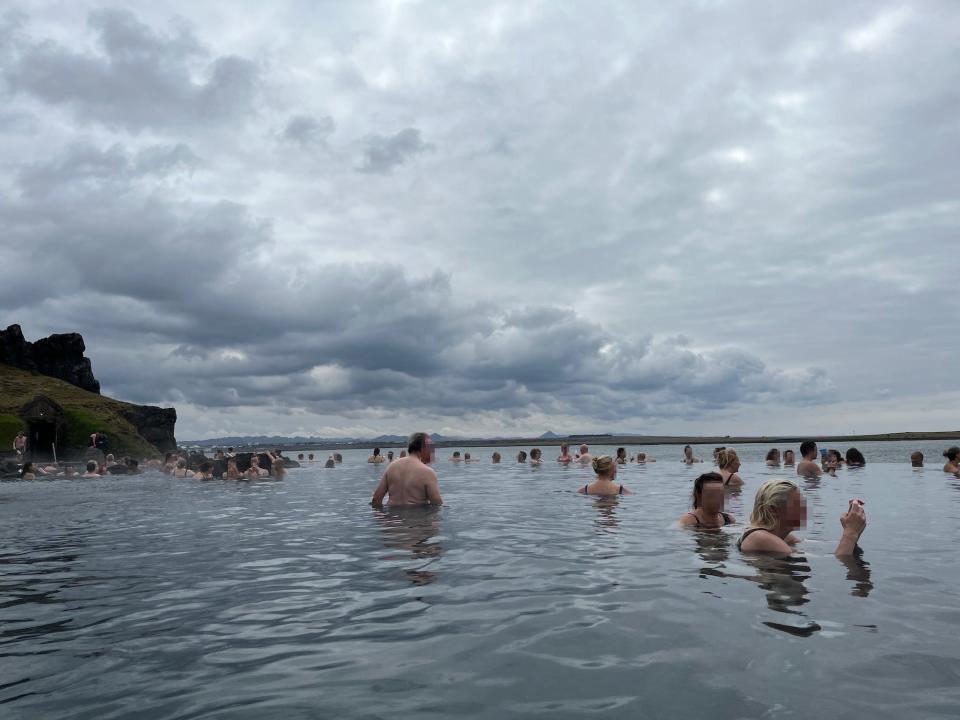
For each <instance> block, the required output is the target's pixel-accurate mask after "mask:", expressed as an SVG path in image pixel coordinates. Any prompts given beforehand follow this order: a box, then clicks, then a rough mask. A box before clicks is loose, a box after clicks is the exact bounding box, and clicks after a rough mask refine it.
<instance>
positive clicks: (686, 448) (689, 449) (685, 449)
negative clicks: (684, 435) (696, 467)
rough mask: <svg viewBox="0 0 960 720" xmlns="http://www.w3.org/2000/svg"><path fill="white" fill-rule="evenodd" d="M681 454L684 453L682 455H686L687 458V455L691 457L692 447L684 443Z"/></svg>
mask: <svg viewBox="0 0 960 720" xmlns="http://www.w3.org/2000/svg"><path fill="white" fill-rule="evenodd" d="M683 455H684V457H688V458H689V457H693V448H692V447H690V446H689V445H684V446H683Z"/></svg>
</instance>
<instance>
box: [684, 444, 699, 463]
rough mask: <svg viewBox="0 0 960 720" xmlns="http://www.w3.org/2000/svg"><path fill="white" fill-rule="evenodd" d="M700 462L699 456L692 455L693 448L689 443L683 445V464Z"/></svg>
mask: <svg viewBox="0 0 960 720" xmlns="http://www.w3.org/2000/svg"><path fill="white" fill-rule="evenodd" d="M698 462H702V461H701V460H700V458H697V457H694V456H693V448H692V447H690V446H689V445H684V446H683V463H684V464H685V465H693V464H694V463H698Z"/></svg>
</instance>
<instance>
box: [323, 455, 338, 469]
mask: <svg viewBox="0 0 960 720" xmlns="http://www.w3.org/2000/svg"><path fill="white" fill-rule="evenodd" d="M323 466H324V467H325V468H335V467H336V466H337V461H336V460H335V459H334V457H333V455H331V456H330V457H328V458H327V461H326V462H325V463H324V464H323Z"/></svg>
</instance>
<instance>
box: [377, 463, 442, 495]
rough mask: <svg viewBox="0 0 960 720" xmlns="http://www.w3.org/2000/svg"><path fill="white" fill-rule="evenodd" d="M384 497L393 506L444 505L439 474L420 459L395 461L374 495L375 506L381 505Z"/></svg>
mask: <svg viewBox="0 0 960 720" xmlns="http://www.w3.org/2000/svg"><path fill="white" fill-rule="evenodd" d="M384 496H389V497H390V504H391V505H442V504H443V499H442V498H441V497H440V487H439V483H438V482H437V474H436V473H435V472H434V471H433V470H432V469H431V468H429V467H428V466H426V465H424V464H423V463H422V462H421V461H420V459H419V458H416V457H405V458H399V459H397V460H394V461H393V462H392V463H391V464H390V466H389V467H387V471H386V472H385V473H384V474H383V479H382V480H380V485H379V486H377V490H376V492H374V494H373V504H374V505H379V504H381V503H382V502H383V498H384Z"/></svg>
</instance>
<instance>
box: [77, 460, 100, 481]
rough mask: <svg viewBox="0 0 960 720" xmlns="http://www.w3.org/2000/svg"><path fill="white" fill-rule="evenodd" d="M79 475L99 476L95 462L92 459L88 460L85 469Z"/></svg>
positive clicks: (87, 476)
mask: <svg viewBox="0 0 960 720" xmlns="http://www.w3.org/2000/svg"><path fill="white" fill-rule="evenodd" d="M80 477H85V478H96V477H100V473H98V472H97V463H96V462H94V461H93V460H90V461H89V462H88V463H87V471H86V472H85V473H84V474H83V475H81V476H80Z"/></svg>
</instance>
